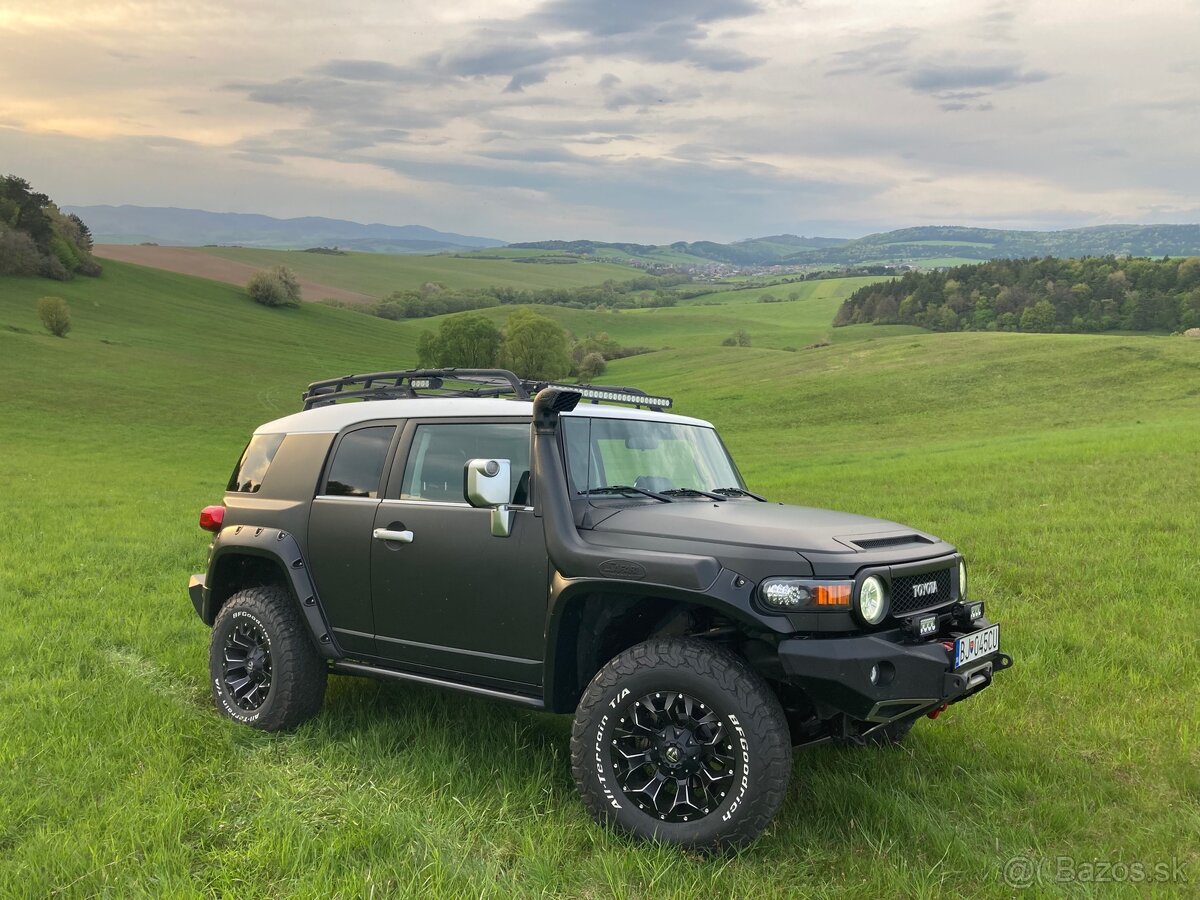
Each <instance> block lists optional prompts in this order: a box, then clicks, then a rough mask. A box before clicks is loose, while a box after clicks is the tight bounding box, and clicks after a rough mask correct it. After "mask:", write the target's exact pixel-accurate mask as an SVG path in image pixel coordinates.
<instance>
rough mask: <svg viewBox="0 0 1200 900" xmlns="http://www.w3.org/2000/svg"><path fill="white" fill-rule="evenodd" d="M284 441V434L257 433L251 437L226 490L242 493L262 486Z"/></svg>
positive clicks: (256, 489) (251, 492) (251, 491)
mask: <svg viewBox="0 0 1200 900" xmlns="http://www.w3.org/2000/svg"><path fill="white" fill-rule="evenodd" d="M282 443H283V435H282V434H256V435H255V436H254V437H252V438H250V443H249V444H247V445H246V449H245V450H244V451H243V452H242V458H241V459H240V460H239V461H238V464H237V468H235V469H234V470H233V475H231V476H230V478H229V486H228V487H227V488H226V490H228V491H237V492H238V493H242V494H253V493H256V492H257V491H258V489H259V488H260V487H262V480H263V478H265V477H266V475H267V469H269V468H270V467H271V460H273V459H274V458H275V451H277V450H278V449H279V445H280V444H282Z"/></svg>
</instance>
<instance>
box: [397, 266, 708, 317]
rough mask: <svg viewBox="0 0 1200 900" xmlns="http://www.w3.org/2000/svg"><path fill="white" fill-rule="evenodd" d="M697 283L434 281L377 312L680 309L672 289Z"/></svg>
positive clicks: (665, 278) (654, 279)
mask: <svg viewBox="0 0 1200 900" xmlns="http://www.w3.org/2000/svg"><path fill="white" fill-rule="evenodd" d="M688 281H691V277H690V276H688V275H640V276H638V277H636V278H630V279H628V280H627V281H614V280H612V279H610V280H608V281H605V282H604V283H603V284H598V285H588V286H585V287H577V288H567V287H562V288H546V289H544V290H524V289H521V288H514V287H496V286H493V287H483V288H448V287H446V286H445V285H443V284H439V283H437V282H429V283H427V284H424V285H422V286H421V287H420V288H414V289H409V290H403V291H396V292H394V293H393V294H392V295H391V296H389V297H387V298H385V299H384V300H381V301H380V302H379V303H378V304H377V305H376V306H375V308H374V310H373V311H374V313H375V315H377V316H379V317H380V318H384V319H424V318H429V317H430V316H442V315H446V314H447V313H456V312H466V311H468V310H473V309H486V308H487V307H490V306H510V305H512V306H535V305H537V306H566V307H569V308H571V309H633V308H636V307H645V306H674V305H675V303H676V301H677V300H678V297H677V296H676V295H675V294H674V293H672V292H671V291H670V290H669V288H671V287H674V286H675V285H678V284H684V283H686V282H688Z"/></svg>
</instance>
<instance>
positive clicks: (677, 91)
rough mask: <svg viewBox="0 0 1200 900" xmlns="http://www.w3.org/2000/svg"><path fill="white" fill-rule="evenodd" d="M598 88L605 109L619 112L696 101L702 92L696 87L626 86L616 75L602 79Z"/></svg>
mask: <svg viewBox="0 0 1200 900" xmlns="http://www.w3.org/2000/svg"><path fill="white" fill-rule="evenodd" d="M598 87H599V88H600V92H601V93H602V94H603V95H604V108H605V109H607V110H611V111H613V112H619V111H621V110H622V109H625V108H626V107H628V106H633V107H636V108H638V109H639V110H647V109H649V108H650V107H652V106H655V105H659V104H667V103H679V102H686V101H689V100H695V99H696V98H698V97H700V96H701V93H702V92H701V90H700V89H699V88H698V87H696V86H695V85H684V86H676V85H671V84H664V85H661V86H658V85H653V84H631V85H628V86H626V85H624V84H623V83H622V81H621V79H620V78H618V77H617V76H616V75H612V74H607V75H605V76H604V77H602V78H601V79H600V82H599V85H598Z"/></svg>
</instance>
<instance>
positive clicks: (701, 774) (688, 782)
mask: <svg viewBox="0 0 1200 900" xmlns="http://www.w3.org/2000/svg"><path fill="white" fill-rule="evenodd" d="M609 755H610V757H611V760H612V765H613V769H614V771H615V772H616V776H617V785H618V786H619V787H620V788H621V791H622V792H623V793H624V794H625V796H626V797H628V798H629V800H630V802H632V803H634V804H636V805H637V807H638V809H641V810H642V811H643V812H646V813H648V814H650V815H653V816H657V817H658V818H659V819H660V820H662V821H664V822H690V821H695V820H696V819H700V818H703V817H704V816H707V815H708V814H709V813H711V812H712V810H714V809H716V808H717V807H718V806H720V805H721V802H722V801H723V800H724V799H725V797H726V796H727V795H728V793H729V791H730V789H731V787H732V786H733V781H734V773H735V770H736V757H735V754H734V750H733V744H732V743H731V742H730V738H729V735H728V734H727V733H726V728H725V726H724V725H723V724H722V720H721V718H720V717H718V716H717V714H716V712H714V711H713V710H712V709H711V708H710V707H708V706H706V705H705V704H704V703H702V702H700V701H699V700H697V699H696V698H695V697H692V696H691V695H690V694H685V693H681V692H676V691H656V692H655V693H653V694H646V695H645V696H644V697H639V698H638V699H637V700H634V701H633V703H631V704H630V705H629V706H628V707H626V708H625V709H624V710H623V711H622V715H621V718H620V721H619V722H617V724H616V725H614V726H613V739H612V744H611V745H610V748H609Z"/></svg>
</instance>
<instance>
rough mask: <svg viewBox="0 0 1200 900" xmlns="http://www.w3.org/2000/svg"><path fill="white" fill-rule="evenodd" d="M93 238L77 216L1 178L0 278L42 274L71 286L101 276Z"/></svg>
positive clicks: (19, 183)
mask: <svg viewBox="0 0 1200 900" xmlns="http://www.w3.org/2000/svg"><path fill="white" fill-rule="evenodd" d="M91 249H92V235H91V232H90V231H89V230H88V227H87V225H85V224H84V223H83V220H82V219H80V218H79V216H77V215H75V214H73V213H72V214H70V215H67V214H64V213H62V212H61V211H59V208H58V207H57V206H55V204H54V203H53V202H52V201H51V200H50V198H49V197H48V196H46V195H45V194H43V193H40V192H38V191H35V190H34V189H33V188H32V187H31V186H30V184H29V182H28V181H26V180H25V179H24V178H18V177H17V176H16V175H6V176H4V177H3V178H0V275H43V276H45V277H46V278H53V279H55V280H57V281H69V280H70V279H71V278H73V277H74V276H75V275H76V274H79V275H93V276H94V275H99V274H100V265H99V264H98V263H97V262H96V261H95V259H93V258H92V254H91Z"/></svg>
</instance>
